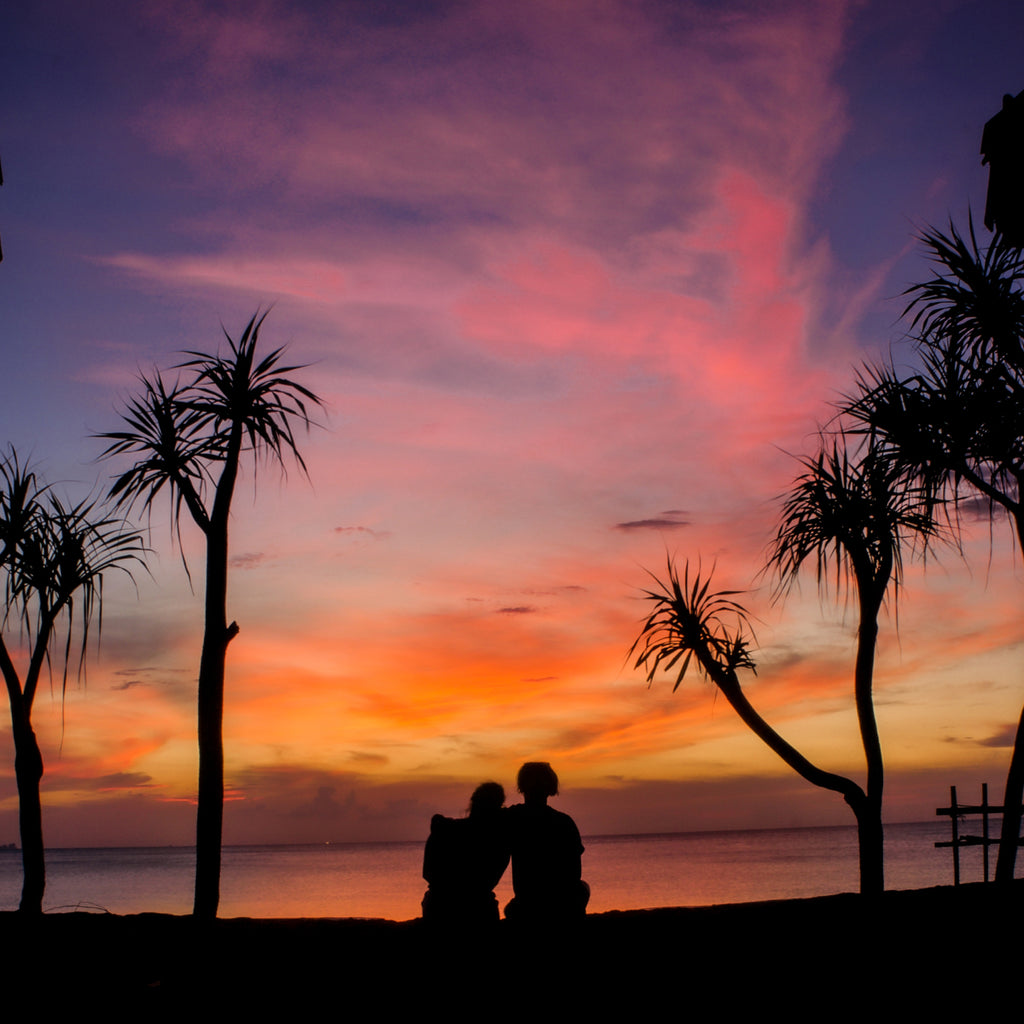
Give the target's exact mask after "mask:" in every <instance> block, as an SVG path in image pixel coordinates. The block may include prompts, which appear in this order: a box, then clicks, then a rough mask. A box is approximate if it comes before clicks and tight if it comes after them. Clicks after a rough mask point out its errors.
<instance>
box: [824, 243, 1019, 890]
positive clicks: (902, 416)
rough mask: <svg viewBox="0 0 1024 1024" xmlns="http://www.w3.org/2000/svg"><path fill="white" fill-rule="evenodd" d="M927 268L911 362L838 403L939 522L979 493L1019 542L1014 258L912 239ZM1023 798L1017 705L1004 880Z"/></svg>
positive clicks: (913, 304)
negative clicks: (935, 509) (940, 513)
mask: <svg viewBox="0 0 1024 1024" xmlns="http://www.w3.org/2000/svg"><path fill="white" fill-rule="evenodd" d="M922 241H923V242H924V245H925V249H926V252H927V254H928V256H929V258H930V260H931V261H932V263H933V264H934V265H935V266H936V268H937V271H938V272H937V275H936V276H935V277H934V278H932V279H931V280H929V281H926V282H924V283H922V284H918V285H915V286H913V287H912V288H910V289H908V291H907V295H908V296H909V302H908V305H907V309H906V311H905V315H906V316H907V317H909V318H910V323H911V331H912V332H913V334H912V337H913V341H914V344H915V347H916V349H917V354H918V357H919V360H920V370H919V371H918V372H916V373H911V374H909V375H907V376H901V375H900V374H899V373H898V372H897V371H896V369H895V367H894V366H893V365H892V363H888V364H884V365H881V366H876V367H868V368H866V369H865V370H863V371H862V372H861V374H860V376H859V378H858V386H857V391H856V393H855V394H854V395H853V396H851V397H850V398H849V399H848V400H847V401H846V402H845V403H844V405H843V410H842V411H843V412H844V414H845V415H846V416H847V417H848V419H849V420H852V421H853V422H854V423H855V424H857V425H858V429H860V430H861V431H863V432H864V433H866V434H868V435H869V436H870V437H871V438H873V442H874V444H876V445H877V446H878V447H879V448H880V450H881V451H882V452H883V453H884V456H885V458H886V459H888V460H890V461H891V462H892V463H894V464H896V465H898V466H899V469H900V472H901V474H902V477H903V479H904V481H905V483H906V485H907V486H909V487H913V488H918V489H920V490H923V491H924V492H926V493H927V494H928V495H929V498H930V500H931V501H932V502H933V503H935V502H938V501H940V500H945V502H946V508H947V516H948V519H949V521H950V523H951V524H952V525H953V526H954V527H957V526H958V525H959V521H960V516H959V512H960V508H961V501H962V499H963V498H964V497H965V496H966V495H968V494H972V493H977V494H980V495H981V496H982V497H983V498H984V499H986V500H987V502H988V503H989V507H990V509H994V508H995V506H997V505H998V506H1001V507H1002V508H1004V509H1005V510H1006V512H1007V513H1008V514H1009V516H1010V518H1011V519H1012V521H1013V524H1014V528H1015V531H1016V537H1017V542H1018V544H1019V545H1020V546H1021V550H1022V551H1024V506H1022V505H1021V484H1022V481H1024V351H1022V347H1021V345H1022V338H1024V291H1022V287H1021V285H1022V281H1024V259H1022V257H1021V252H1020V250H1019V249H1015V248H1012V247H1009V246H1007V245H1006V244H1005V243H1004V242H1003V241H1002V239H1000V238H999V237H998V236H997V237H996V239H995V240H994V241H993V242H992V244H991V245H990V246H988V247H987V248H983V247H981V246H979V245H978V242H977V239H976V237H975V234H974V226H973V223H971V224H970V225H969V231H968V235H967V237H966V238H965V237H963V236H962V235H961V234H960V233H959V232H958V231H957V230H956V228H955V227H954V226H953V225H950V230H949V233H948V234H944V233H942V232H939V231H935V230H932V231H928V232H926V233H925V234H924V235H923V236H922ZM1022 796H1024V710H1022V713H1021V718H1020V721H1019V723H1018V728H1017V734H1016V739H1015V742H1014V748H1013V755H1012V757H1011V760H1010V767H1009V771H1008V773H1007V780H1006V791H1005V795H1004V801H1003V802H1004V805H1005V806H1006V808H1007V811H1006V813H1005V814H1004V816H1003V823H1002V832H1001V836H1000V846H999V858H998V862H997V866H996V880H997V881H1000V882H1008V881H1010V880H1012V878H1013V872H1014V863H1015V860H1016V854H1017V839H1018V836H1019V834H1020V806H1021V799H1022Z"/></svg>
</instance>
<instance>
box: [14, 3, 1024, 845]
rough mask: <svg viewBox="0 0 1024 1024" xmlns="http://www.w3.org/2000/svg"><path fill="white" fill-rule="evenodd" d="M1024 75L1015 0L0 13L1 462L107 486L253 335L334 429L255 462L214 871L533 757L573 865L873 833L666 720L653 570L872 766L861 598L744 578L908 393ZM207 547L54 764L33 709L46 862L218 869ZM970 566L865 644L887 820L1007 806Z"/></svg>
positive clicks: (688, 702)
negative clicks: (201, 779)
mask: <svg viewBox="0 0 1024 1024" xmlns="http://www.w3.org/2000/svg"><path fill="white" fill-rule="evenodd" d="M1022 41H1024V7H1022V6H1021V5H1019V4H1016V3H1010V2H1005V3H1003V2H957V0H927V2H924V0H907V2H902V3H892V2H880V0H865V2H850V3H845V2H840V0H823V2H811V0H803V2H792V3H787V2H784V0H782V2H777V3H776V2H772V3H765V2H754V0H749V2H741V0H735V2H720V3H715V2H711V0H705V2H689V0H518V2H516V3H500V2H488V0H452V2H444V0H436V2H427V0H423V2H415V3H414V2H411V0H407V2H387V0H343V2H341V3H337V4H327V3H318V2H299V0H289V2H285V0H264V2H252V3H248V2H238V3H231V2H227V0H224V2H208V0H175V2H173V3H172V2H169V0H168V2H146V3H137V2H134V0H123V2H117V0H100V2H98V3H90V4H82V3H79V2H76V0H63V2H61V0H52V2H51V0H36V2H34V3H32V4H14V5H10V7H9V8H8V9H7V10H5V12H4V14H3V16H2V18H0V156H2V160H3V172H4V182H3V187H2V189H0V238H2V243H3V255H4V259H3V262H2V263H0V351H2V356H3V363H2V366H3V372H2V377H0V381H2V391H0V394H2V401H0V442H2V443H4V444H7V443H10V444H13V445H15V446H16V447H17V449H18V451H19V452H20V453H21V454H22V455H23V456H31V458H32V459H33V460H34V462H35V464H36V466H37V468H38V470H39V471H40V473H41V474H42V475H44V476H45V477H46V479H48V480H49V481H51V482H52V483H54V484H55V485H56V486H57V488H58V490H60V491H62V492H64V493H68V494H71V495H77V496H81V495H83V494H85V493H87V492H89V491H90V490H92V491H93V492H98V491H99V490H100V489H102V488H105V487H107V486H109V483H110V480H111V477H112V475H113V474H114V473H116V472H117V471H118V469H123V468H124V464H111V463H100V462H97V456H98V455H99V453H100V452H101V451H102V449H103V443H102V442H101V441H99V440H97V439H96V438H95V436H94V435H96V434H97V433H100V432H102V431H106V430H113V429H116V428H117V426H118V422H119V419H118V415H119V413H118V410H119V409H122V408H123V406H124V402H125V400H126V398H127V397H129V396H130V395H131V394H132V392H133V390H134V389H135V388H136V383H137V381H136V378H137V375H138V373H140V372H149V371H151V370H152V369H153V368H154V367H160V368H164V369H167V368H169V367H173V366H174V364H175V363H176V362H178V361H179V360H180V355H179V353H180V352H181V351H182V350H185V349H205V350H209V351H213V350H215V349H216V348H217V346H218V344H221V343H222V339H223V335H222V333H221V325H223V327H224V328H225V329H226V330H227V331H228V332H229V333H231V334H233V335H237V334H238V333H239V332H240V331H241V329H242V328H243V327H244V325H245V323H246V321H247V320H248V319H249V317H250V316H251V315H252V314H253V313H254V312H255V311H256V310H257V309H267V308H271V312H270V314H269V316H268V318H267V320H266V323H265V327H264V340H265V342H266V344H267V345H268V346H277V345H287V346H289V358H290V360H291V361H294V362H297V363H304V364H308V366H307V368H306V369H304V370H302V371H300V372H298V373H297V377H298V378H299V379H300V380H301V381H302V382H303V383H304V384H306V385H307V386H309V387H311V388H313V389H314V390H316V391H317V392H318V393H319V394H320V395H321V396H322V397H323V399H324V401H325V411H324V413H323V415H322V416H321V417H319V421H318V425H317V427H316V428H315V429H313V431H312V432H311V433H310V434H309V436H308V437H305V436H303V437H302V438H301V442H302V451H303V455H304V457H305V459H306V462H307V465H308V468H309V479H308V480H306V479H305V478H304V477H303V475H302V473H301V472H299V471H297V470H296V469H295V468H294V467H289V471H288V475H287V478H282V477H281V475H280V474H279V473H278V472H277V471H276V470H275V469H274V468H273V467H269V466H261V467H260V468H259V472H258V474H257V475H255V476H254V473H253V471H252V466H251V465H249V466H247V467H246V473H245V478H244V480H243V481H242V483H241V485H240V487H239V491H238V494H237V496H236V500H235V505H234V521H233V525H232V530H233V532H232V573H231V579H230V584H229V586H230V592H229V602H228V616H229V619H236V620H237V621H238V623H239V625H240V626H241V633H240V635H239V636H238V638H237V639H236V640H235V641H234V642H233V643H232V645H231V647H230V649H229V656H228V682H227V698H226V719H225V741H226V751H227V772H228V782H229V790H230V792H229V799H230V802H229V804H228V806H227V810H226V820H225V840H226V841H227V842H229V843H237V842H266V841H269V842H307V841H309V842H319V841H324V840H335V841H344V840H365V839H416V838H420V837H422V836H424V835H425V833H426V831H427V828H428V822H429V817H430V815H431V814H432V813H434V812H435V811H442V812H445V813H448V814H458V813H461V811H462V810H463V809H464V807H465V805H466V802H467V799H468V795H469V792H470V790H471V789H472V787H473V786H474V785H475V784H477V783H478V782H480V781H483V780H484V779H489V778H493V779H496V780H498V781H500V782H502V783H504V784H505V785H506V788H507V789H508V790H509V795H510V797H511V796H512V792H511V791H512V789H513V780H514V776H515V771H516V769H517V767H518V765H519V764H520V763H521V762H522V761H523V760H538V759H542V760H550V761H551V762H552V763H553V764H554V766H555V768H556V769H557V770H558V772H559V774H560V776H561V778H562V784H563V789H564V793H563V796H562V797H560V798H559V802H558V806H559V807H561V808H562V809H564V810H567V811H569V812H571V813H572V814H573V815H574V816H575V817H576V819H577V821H578V823H579V825H580V828H581V830H582V831H583V832H584V833H585V834H586V833H589V834H595V833H609V832H638V831H644V832H658V831H682V830H695V829H705V828H742V827H758V826H784V825H813V824H848V823H852V822H853V818H852V815H851V814H850V812H849V809H848V808H847V807H846V806H845V804H843V802H842V800H841V798H839V797H838V796H836V795H834V794H831V793H822V792H820V791H817V790H815V789H814V788H813V787H811V786H810V785H809V784H807V783H805V782H804V781H803V780H802V779H800V778H799V777H797V776H796V775H794V774H793V773H792V772H791V771H790V770H789V769H787V768H786V767H785V766H784V765H783V764H782V763H781V762H780V761H779V760H778V759H777V758H776V757H775V755H774V754H772V753H771V752H770V751H769V750H767V748H764V747H763V746H762V745H761V744H760V742H759V741H758V740H757V739H756V738H755V737H753V736H752V735H751V734H750V733H748V732H747V731H746V729H745V728H744V727H743V726H742V724H741V723H740V722H739V720H738V719H737V718H736V716H735V715H734V713H733V712H732V710H731V709H730V708H729V706H728V704H727V703H726V702H725V700H724V699H722V698H721V697H719V698H718V699H716V696H715V693H714V691H713V689H712V688H711V687H710V685H709V684H708V683H706V682H705V681H703V680H700V679H698V678H697V677H696V675H694V676H693V677H692V678H691V679H688V680H687V681H686V683H685V684H684V685H683V686H681V687H680V688H679V690H678V691H677V692H676V693H675V694H674V695H673V693H672V692H671V691H672V687H671V683H670V682H669V681H657V682H655V684H654V685H653V686H651V687H648V685H647V683H646V680H645V679H644V678H643V676H642V674H641V673H639V672H636V671H634V670H633V669H632V667H631V665H630V664H629V663H628V662H627V652H628V650H629V647H630V644H631V643H632V642H633V640H634V639H635V637H636V635H637V632H638V629H639V626H640V623H641V621H642V618H643V615H644V604H643V602H642V600H640V590H641V588H643V587H644V586H645V585H646V584H647V583H648V581H649V577H648V576H647V575H646V570H652V571H654V572H656V573H660V572H662V571H663V569H664V565H665V561H666V555H667V554H674V555H675V556H676V557H677V558H678V559H679V560H680V562H682V561H683V560H684V559H686V558H690V559H692V560H693V561H695V562H696V561H697V560H698V559H699V560H701V562H702V564H703V565H704V567H705V568H709V567H711V566H714V567H715V568H714V571H715V579H716V580H717V581H718V583H719V584H720V585H721V586H722V587H723V588H725V587H728V588H731V589H739V590H749V591H750V592H749V593H748V594H747V595H746V596H745V597H744V598H743V599H742V600H743V601H744V603H745V604H746V605H747V606H748V607H749V608H750V610H751V612H752V614H753V615H754V617H755V627H756V632H757V640H758V649H757V652H756V657H757V661H758V670H759V671H758V675H757V677H756V678H755V677H750V679H749V693H750V696H751V698H752V700H753V701H754V703H755V704H756V705H757V706H758V707H759V708H760V709H761V710H762V711H763V713H764V714H765V715H766V717H768V718H769V720H770V721H771V722H772V723H773V724H774V725H775V726H776V727H777V728H778V729H779V731H780V732H782V733H783V735H784V736H785V737H786V738H787V739H789V740H790V741H791V742H792V743H794V744H795V745H796V746H797V747H799V748H800V749H801V750H802V751H803V752H804V753H806V754H807V755H808V756H810V757H812V758H813V759H814V760H816V761H817V762H818V763H819V764H820V765H821V766H822V767H823V768H826V769H828V770H831V771H840V772H844V773H850V774H852V775H853V777H855V778H857V779H858V780H860V779H861V778H862V776H863V767H862V761H863V758H862V755H861V754H860V752H859V746H858V739H857V733H856V720H855V715H854V709H853V701H852V675H853V653H854V647H855V627H856V622H855V616H854V614H853V610H852V609H848V608H845V607H844V604H843V594H842V593H840V594H839V595H838V598H839V600H838V602H837V600H836V597H837V595H836V594H835V593H834V591H830V592H829V593H828V594H826V595H824V596H823V597H819V595H818V591H817V589H816V584H815V579H814V576H813V568H812V569H810V570H809V572H808V574H807V575H806V578H805V579H803V581H802V587H801V589H800V590H799V591H798V592H794V593H793V594H792V595H791V596H790V597H789V599H788V600H786V601H785V603H783V604H778V603H775V604H773V603H772V601H771V586H770V583H771V581H770V579H765V578H763V577H761V576H759V570H760V569H761V567H762V565H763V564H764V559H765V550H766V546H767V544H768V542H769V541H770V539H771V536H772V532H773V528H774V524H775V521H776V516H777V512H778V507H779V502H778V498H779V495H781V494H782V493H783V492H784V491H785V490H786V488H787V487H788V485H789V484H790V482H791V481H792V480H793V478H794V476H795V474H796V472H797V469H798V466H797V462H796V459H795V456H800V455H808V454H811V453H813V451H814V449H815V446H816V428H817V427H818V425H819V424H821V423H823V422H824V421H825V420H827V418H828V417H829V416H830V412H831V406H830V403H831V402H834V401H835V400H836V399H837V397H838V396H839V395H840V394H841V393H842V392H843V391H844V390H847V389H849V388H850V387H851V384H852V380H853V375H854V372H855V369H856V368H857V367H858V366H860V365H861V364H862V363H863V362H864V361H872V360H877V359H879V358H880V357H882V356H883V355H884V354H885V353H886V352H887V351H888V350H889V348H890V346H893V351H894V353H895V355H896V358H897V360H898V361H904V362H905V361H906V360H908V359H910V358H911V353H910V351H909V349H908V348H907V347H906V346H905V345H903V344H901V339H902V327H901V325H900V323H899V315H900V312H901V310H902V302H901V300H900V293H901V292H902V291H903V290H904V289H905V288H906V287H907V286H908V285H909V284H911V283H913V282H914V281H918V280H922V279H923V278H925V277H927V276H928V273H929V271H928V268H927V266H926V264H925V263H924V261H923V259H922V257H921V254H920V250H919V247H918V245H917V243H916V242H915V233H916V232H918V231H919V230H920V229H921V228H923V227H925V226H927V225H930V224H934V225H936V226H939V227H944V226H946V225H947V224H948V222H949V218H950V217H952V218H954V219H955V220H956V222H957V223H958V224H960V225H961V226H965V225H966V221H967V213H968V209H969V208H971V209H973V210H974V211H975V215H976V218H977V219H978V220H980V214H981V211H982V209H983V205H984V192H985V185H986V180H987V172H986V170H985V168H983V167H982V166H981V163H980V157H979V154H978V147H979V143H980V139H981V131H982V127H983V125H984V123H985V121H986V120H987V119H988V118H989V117H990V116H992V115H993V114H994V113H995V112H996V111H997V110H998V109H999V106H1000V102H1001V97H1002V95H1003V94H1004V93H1006V92H1013V93H1016V92H1019V91H1021V90H1022V89H1024V64H1022V62H1021V59H1020V54H1021V44H1022ZM983 237H986V238H987V233H986V234H984V236H983ZM172 376H173V372H172ZM183 541H184V546H185V552H184V554H185V557H186V558H187V559H188V562H189V565H190V567H191V569H192V573H193V578H194V580H195V583H196V588H197V589H196V592H195V593H193V592H191V591H190V589H189V584H188V580H187V577H186V574H185V572H184V569H183V568H182V562H181V556H180V555H179V553H178V551H177V550H176V548H175V546H174V544H173V543H172V534H171V530H170V528H169V519H168V509H167V507H166V506H165V505H164V506H159V507H158V508H156V509H155V510H154V513H153V517H152V533H151V538H150V544H151V546H152V548H153V549H154V552H153V555H152V558H151V559H150V566H149V568H150V572H151V575H146V574H145V573H138V574H137V580H136V587H135V588H133V587H132V586H131V585H129V584H127V582H126V581H120V580H111V581H110V585H109V586H108V588H107V590H106V592H105V598H106V602H105V607H104V619H103V633H102V641H101V643H100V645H99V647H98V648H97V649H95V650H94V652H93V654H92V656H91V657H90V660H89V667H88V678H87V681H86V683H85V685H81V686H72V687H71V688H70V690H69V693H68V697H67V702H66V707H65V708H64V709H63V715H64V719H65V728H64V732H63V738H62V733H61V717H62V709H61V701H60V695H59V682H58V683H57V684H56V686H55V693H54V695H52V696H51V693H50V692H49V690H47V691H45V692H42V693H41V694H40V697H39V699H38V701H37V704H36V709H35V714H34V717H35V721H36V726H37V731H38V733H39V735H40V740H41V743H42V747H43V754H44V758H45V760H46V776H45V779H44V783H43V793H44V829H45V833H46V838H47V841H48V843H49V844H50V845H54V846H68V845H122V844H123V845H148V844H163V843H172V842H173V843H187V842H190V841H191V836H192V829H193V818H194V804H193V802H192V801H193V797H194V793H195V785H196V753H195V739H194V731H195V679H196V674H197V669H198V660H199V645H200V642H201V614H202V609H201V597H200V594H201V580H202V562H201V550H202V549H201V544H200V538H199V536H198V535H197V533H196V532H195V531H194V530H193V529H191V524H185V526H184V528H183ZM990 542H991V543H990ZM965 553H966V559H961V557H960V556H959V555H958V554H956V553H955V552H953V551H952V550H951V549H948V548H947V549H943V550H938V551H937V552H936V557H935V558H933V559H930V560H929V562H928V564H927V566H922V565H921V564H920V563H918V562H913V563H911V564H910V565H909V567H908V574H907V585H906V588H905V591H904V592H903V594H902V595H901V597H900V601H899V632H898V634H897V632H896V620H895V617H894V616H893V615H891V614H890V616H889V617H888V618H887V619H886V620H885V622H884V623H883V627H882V640H881V650H880V660H879V665H878V674H877V706H878V716H879V722H880V727H881V732H882V740H883V744H884V749H885V754H886V761H887V769H888V776H887V798H886V810H885V818H886V819H887V820H889V821H901V820H923V819H927V818H930V817H932V816H933V814H934V808H935V807H936V806H938V805H939V804H942V803H945V802H947V801H948V787H949V785H950V784H951V783H955V784H957V785H958V786H960V787H961V791H962V794H963V795H964V796H965V797H967V798H969V799H975V798H976V797H977V796H978V795H979V785H980V783H981V782H982V781H988V782H989V783H990V785H991V786H992V787H993V788H994V791H995V793H998V794H1000V795H1001V792H1002V785H1003V780H1004V777H1005V771H1006V767H1007V764H1008V760H1009V752H1010V742H1011V739H1012V729H1011V727H1012V726H1013V725H1014V724H1015V723H1016V719H1017V716H1018V715H1019V713H1020V707H1021V702H1022V700H1024V664H1022V658H1021V644H1022V640H1024V621H1022V617H1021V607H1022V595H1024V590H1022V583H1024V579H1022V572H1021V570H1020V568H1019V566H1018V565H1017V564H1016V563H1015V561H1014V552H1013V550H1012V549H1011V546H1010V538H1009V533H1008V530H1007V529H1006V526H1005V523H1004V522H1001V521H999V522H996V523H995V525H994V527H993V528H992V530H991V533H990V530H989V526H988V523H987V522H984V521H982V522H978V523H977V524H975V529H974V532H973V533H972V534H970V535H969V536H968V537H967V538H966V544H965ZM890 610H891V609H890ZM8 636H10V634H8ZM5 718H6V713H5ZM994 795H995V794H994ZM16 839H17V804H16V793H15V785H14V773H13V752H12V744H11V740H10V734H9V729H8V728H5V729H4V731H2V732H0V842H11V841H15V840H16Z"/></svg>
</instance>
